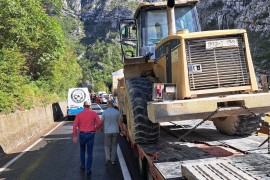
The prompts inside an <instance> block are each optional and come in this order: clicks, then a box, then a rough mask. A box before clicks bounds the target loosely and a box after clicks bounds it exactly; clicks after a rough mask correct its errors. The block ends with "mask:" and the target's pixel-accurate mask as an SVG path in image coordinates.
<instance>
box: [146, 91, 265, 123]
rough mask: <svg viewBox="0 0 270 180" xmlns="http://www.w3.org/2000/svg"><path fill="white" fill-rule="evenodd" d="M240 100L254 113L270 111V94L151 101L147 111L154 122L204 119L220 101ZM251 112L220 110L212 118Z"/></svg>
mask: <svg viewBox="0 0 270 180" xmlns="http://www.w3.org/2000/svg"><path fill="white" fill-rule="evenodd" d="M231 101H238V102H241V103H242V105H244V106H246V107H248V108H250V109H251V111H252V112H254V113H266V112H269V111H270V104H269V102H270V94H269V93H258V94H238V95H229V96H225V97H207V98H196V99H186V100H175V101H164V102H149V103H148V105H147V112H148V117H149V119H150V120H151V121H152V122H154V123H157V122H168V121H176V120H189V119H202V118H206V117H207V116H208V115H210V114H211V113H212V112H214V111H215V110H216V109H217V108H218V103H222V102H231ZM247 114H250V112H249V111H247V110H245V109H242V110H237V111H232V109H229V110H228V112H226V111H225V112H220V113H218V114H216V115H215V116H214V117H212V118H218V117H226V116H232V115H235V116H238V115H247Z"/></svg>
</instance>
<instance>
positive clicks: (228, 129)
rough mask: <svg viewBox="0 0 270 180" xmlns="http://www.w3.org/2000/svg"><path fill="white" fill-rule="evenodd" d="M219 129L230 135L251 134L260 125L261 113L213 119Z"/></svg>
mask: <svg viewBox="0 0 270 180" xmlns="http://www.w3.org/2000/svg"><path fill="white" fill-rule="evenodd" d="M213 121H214V125H215V126H216V128H217V130H218V131H219V132H221V133H223V134H228V135H250V134H252V133H254V132H256V131H257V129H258V128H259V126H260V116H259V115H256V116H255V115H248V116H230V117H226V118H215V119H213Z"/></svg>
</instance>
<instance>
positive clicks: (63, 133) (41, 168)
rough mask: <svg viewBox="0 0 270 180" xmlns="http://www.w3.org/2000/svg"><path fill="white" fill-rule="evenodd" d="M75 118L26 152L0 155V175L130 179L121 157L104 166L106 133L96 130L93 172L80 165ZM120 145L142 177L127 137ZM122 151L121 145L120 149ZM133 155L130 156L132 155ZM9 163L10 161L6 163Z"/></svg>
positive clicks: (36, 177) (136, 177)
mask: <svg viewBox="0 0 270 180" xmlns="http://www.w3.org/2000/svg"><path fill="white" fill-rule="evenodd" d="M100 108H102V109H105V108H106V106H105V105H101V106H99V105H97V104H93V110H95V111H96V112H97V113H98V114H99V115H101V114H102V110H101V109H100ZM72 125H73V121H63V122H59V125H58V127H57V128H56V129H55V130H53V131H52V132H50V133H48V134H46V135H43V136H41V137H40V139H38V141H37V142H36V144H35V145H33V147H29V148H28V149H27V150H26V151H25V152H21V153H20V152H19V153H14V154H8V155H5V157H2V158H1V159H0V167H1V170H0V179H27V180H29V179H39V180H42V179H46V180H48V179H57V180H61V179H63V180H64V179H104V180H110V179H114V180H116V179H117V180H121V179H129V177H128V176H126V175H127V173H126V172H125V173H124V175H125V177H123V175H122V174H123V173H122V170H121V169H123V168H122V167H121V164H120V161H117V164H116V165H115V166H113V165H109V166H107V167H106V166H105V163H104V162H105V157H104V148H103V133H102V132H97V133H96V136H95V144H94V154H93V157H94V158H93V169H92V174H91V176H86V174H85V172H82V171H81V170H80V169H79V166H80V161H79V159H80V157H79V144H78V143H76V144H75V143H73V142H72V138H71V132H72ZM119 138H120V139H119V142H120V146H124V147H125V148H124V149H125V152H124V155H123V156H124V157H125V158H126V159H130V162H128V164H129V165H130V167H129V169H130V170H132V171H133V172H132V173H131V176H133V177H132V179H138V178H139V179H141V178H140V177H139V175H138V173H137V172H136V170H137V169H138V167H137V162H132V161H136V158H135V157H134V155H132V151H131V149H130V148H127V147H126V146H128V145H127V144H125V143H127V142H126V140H125V139H124V138H122V137H119ZM118 151H119V149H118ZM130 156H131V157H130ZM7 163H9V164H10V165H9V164H7Z"/></svg>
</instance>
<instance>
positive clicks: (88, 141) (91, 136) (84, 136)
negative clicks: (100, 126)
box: [79, 132, 95, 171]
mask: <svg viewBox="0 0 270 180" xmlns="http://www.w3.org/2000/svg"><path fill="white" fill-rule="evenodd" d="M79 138H80V149H81V152H80V155H81V166H83V167H85V150H86V149H87V166H86V170H87V171H91V167H92V159H93V147H94V140H95V133H81V132H80V134H79Z"/></svg>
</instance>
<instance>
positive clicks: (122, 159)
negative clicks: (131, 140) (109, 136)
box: [117, 144, 131, 180]
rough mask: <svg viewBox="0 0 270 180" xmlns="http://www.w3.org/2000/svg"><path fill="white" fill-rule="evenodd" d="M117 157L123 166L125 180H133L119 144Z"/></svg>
mask: <svg viewBox="0 0 270 180" xmlns="http://www.w3.org/2000/svg"><path fill="white" fill-rule="evenodd" d="M117 156H118V160H119V163H120V166H121V170H122V174H123V177H124V180H131V177H130V174H129V171H128V168H127V165H126V162H125V159H124V157H123V154H122V151H121V149H120V146H119V144H117Z"/></svg>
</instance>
